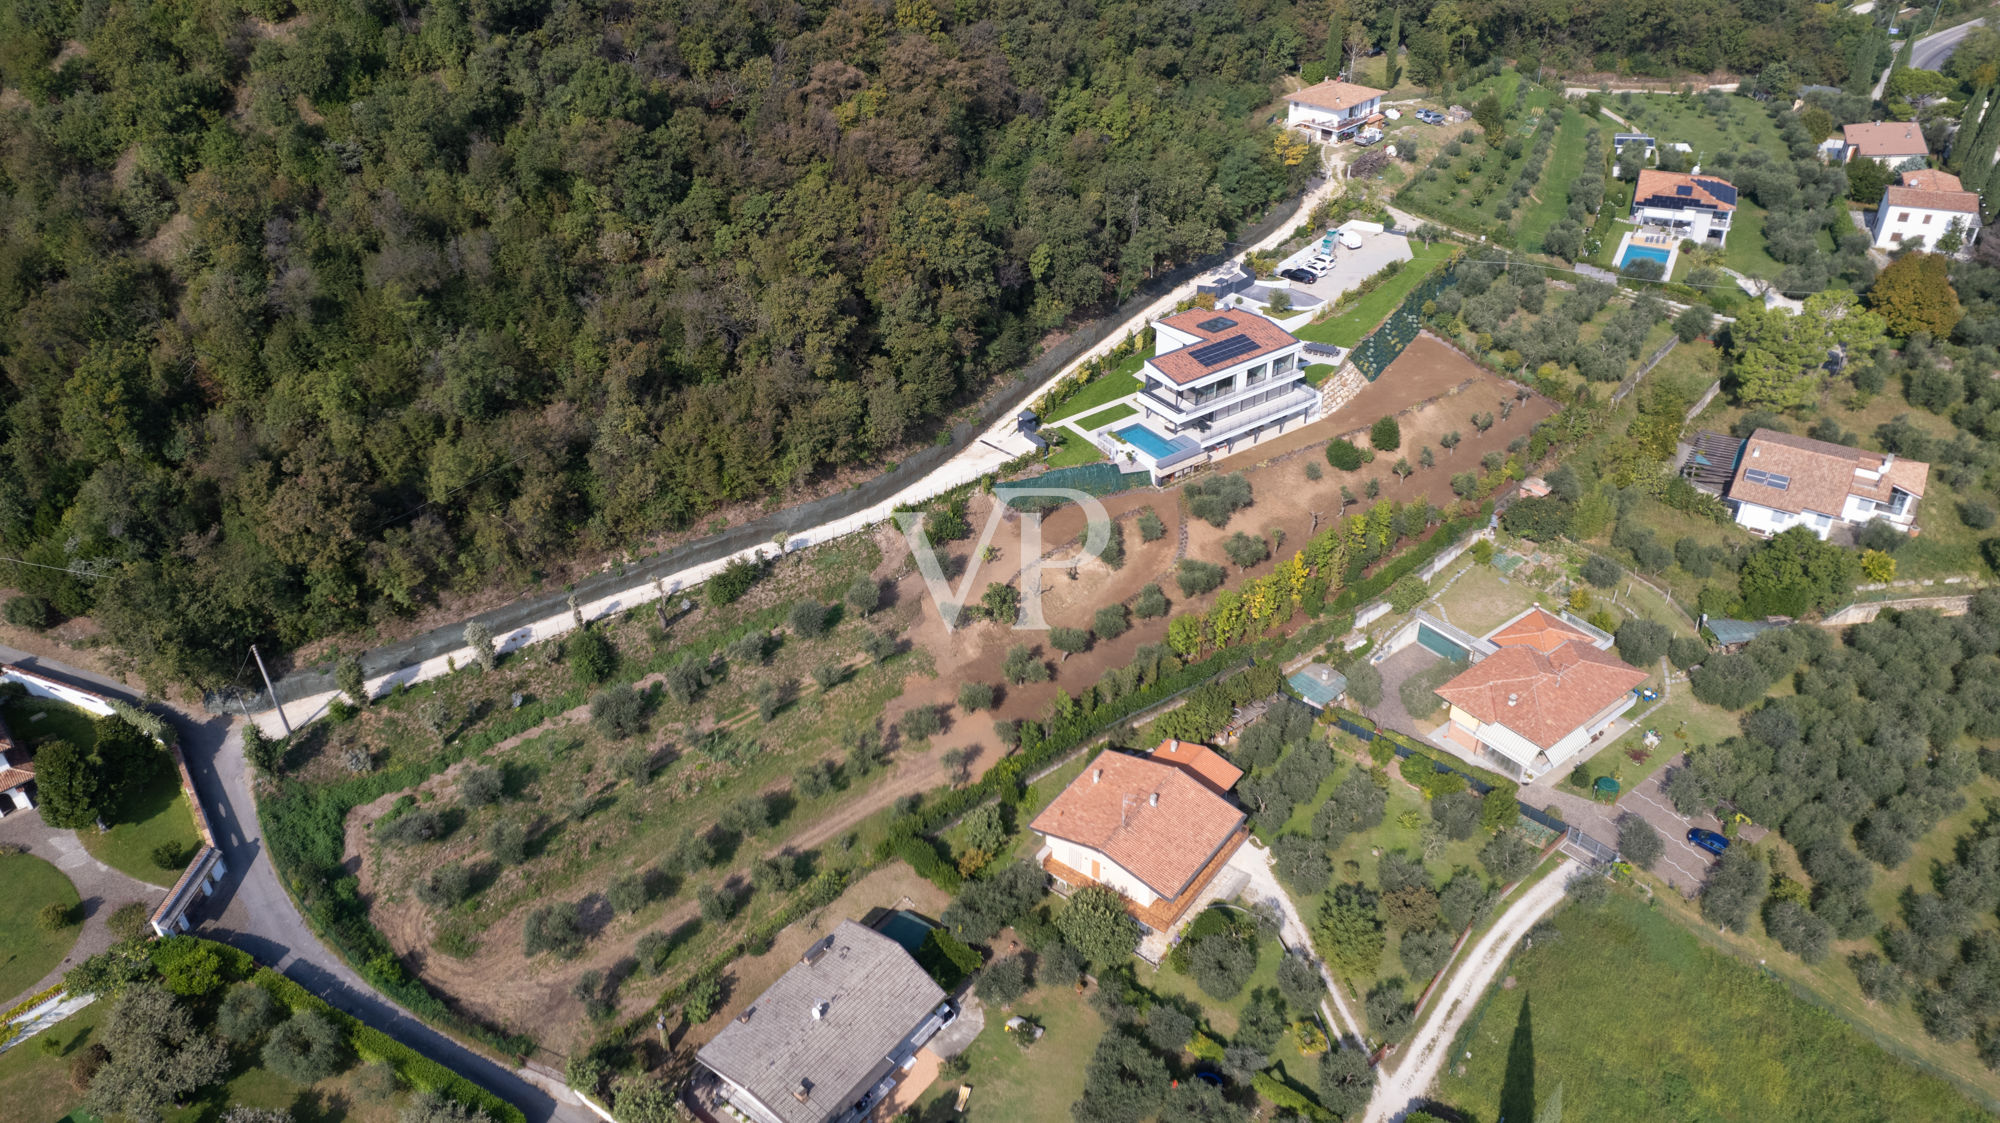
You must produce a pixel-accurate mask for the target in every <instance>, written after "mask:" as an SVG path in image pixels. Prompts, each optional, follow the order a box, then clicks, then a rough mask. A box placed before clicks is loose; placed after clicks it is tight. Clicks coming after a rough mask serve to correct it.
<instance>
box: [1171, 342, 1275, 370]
mask: <svg viewBox="0 0 2000 1123" xmlns="http://www.w3.org/2000/svg"><path fill="white" fill-rule="evenodd" d="M1257 346H1258V344H1257V341H1256V340H1254V339H1252V338H1250V337H1249V336H1247V335H1232V336H1230V337H1229V338H1228V339H1218V340H1216V341H1215V342H1214V343H1211V344H1209V345H1207V346H1206V347H1197V348H1195V349H1194V350H1193V351H1190V352H1188V355H1189V357H1191V358H1192V359H1194V361H1195V362H1197V363H1200V364H1201V365H1202V366H1205V367H1213V366H1220V365H1222V364H1223V363H1226V362H1228V361H1229V360H1231V359H1234V358H1237V357H1238V356H1241V355H1248V354H1249V353H1250V352H1252V351H1255V350H1257Z"/></svg>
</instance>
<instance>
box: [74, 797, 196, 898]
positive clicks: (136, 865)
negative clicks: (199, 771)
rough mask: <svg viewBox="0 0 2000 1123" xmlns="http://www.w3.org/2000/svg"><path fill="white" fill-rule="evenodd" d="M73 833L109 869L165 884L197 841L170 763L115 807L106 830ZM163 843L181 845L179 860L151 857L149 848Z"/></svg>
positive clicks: (183, 864) (180, 868) (191, 815)
mask: <svg viewBox="0 0 2000 1123" xmlns="http://www.w3.org/2000/svg"><path fill="white" fill-rule="evenodd" d="M76 837H77V838H78V840H80V841H81V842H82V843H83V848H84V849H85V850H88V851H90V855H91V857H93V858H96V859H97V860H98V861H100V862H103V863H104V864H105V865H107V866H110V867H111V868H112V869H115V870H118V871H120V872H122V873H128V874H131V875H132V876H133V877H136V878H138V879H139V880H140V881H147V882H151V883H152V884H154V885H160V886H165V887H167V888H169V889H171V888H172V887H173V884H174V882H176V881H178V880H180V876H181V871H183V870H185V869H186V868H187V863H188V862H190V861H193V860H194V855H195V850H196V849H197V848H199V847H200V846H201V836H200V835H197V834H196V833H195V831H194V812H193V811H192V810H190V809H189V807H188V801H187V793H185V792H183V791H181V779H180V774H179V773H178V772H175V771H174V770H173V769H171V768H168V769H166V770H165V771H163V772H162V773H161V775H160V778H159V779H157V780H154V781H153V782H152V783H151V784H149V785H147V786H146V789H145V790H144V791H142V792H139V793H138V794H137V795H135V796H134V797H133V798H132V799H131V801H130V802H129V804H128V805H127V806H125V807H121V808H119V809H118V811H117V815H116V818H115V820H114V822H113V824H112V827H111V829H110V830H108V831H105V832H103V833H101V834H100V833H98V832H97V831H94V830H89V829H84V830H80V831H78V832H76ZM163 843H173V844H174V845H176V846H178V847H180V853H181V862H180V864H179V865H176V866H175V867H174V868H173V869H162V868H160V864H159V863H158V862H155V861H154V860H153V851H154V850H155V849H156V848H157V847H159V846H160V845H162V844H163Z"/></svg>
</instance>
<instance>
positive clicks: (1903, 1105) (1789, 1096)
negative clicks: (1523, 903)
mask: <svg viewBox="0 0 2000 1123" xmlns="http://www.w3.org/2000/svg"><path fill="white" fill-rule="evenodd" d="M1556 924H1557V927H1558V928H1559V929H1560V930H1561V933H1562V937H1561V939H1560V940H1555V941H1545V940H1538V941H1537V942H1536V947H1535V948H1534V949H1532V950H1529V951H1525V952H1518V953H1516V955H1515V956H1514V958H1513V960H1512V961H1511V962H1510V963H1509V965H1508V969H1507V974H1508V976H1509V977H1510V979H1511V981H1512V982H1513V983H1514V984H1515V985H1514V986H1513V987H1512V989H1507V988H1506V987H1505V986H1504V985H1503V984H1498V983H1496V984H1495V986H1494V987H1493V988H1492V989H1491V990H1489V991H1488V992H1487V993H1486V995H1485V997H1484V998H1483V999H1482V1000H1481V1002H1480V1005H1479V1006H1478V1007H1477V1008H1476V1009H1475V1010H1474V1012H1473V1014H1472V1017H1471V1019H1470V1020H1469V1021H1468V1022H1467V1023H1466V1027H1465V1029H1464V1030H1463V1031H1461V1033H1460V1035H1459V1038H1458V1040H1457V1042H1456V1043H1455V1044H1454V1045H1453V1046H1452V1053H1451V1055H1452V1057H1453V1058H1454V1061H1455V1062H1456V1063H1454V1064H1453V1065H1452V1066H1451V1067H1450V1068H1448V1069H1447V1070H1446V1071H1445V1072H1444V1074H1443V1075H1442V1076H1441V1077H1440V1078H1439V1083H1438V1095H1439V1098H1440V1099H1442V1100H1443V1101H1444V1102H1446V1103H1448V1104H1451V1105H1453V1106H1454V1107H1456V1108H1458V1109H1459V1110H1461V1111H1464V1112H1467V1113H1469V1114H1470V1115H1471V1116H1472V1117H1474V1118H1479V1119H1495V1118H1497V1117H1499V1116H1501V1115H1503V1114H1504V1115H1505V1117H1506V1118H1508V1119H1523V1120H1525V1119H1530V1118H1533V1116H1534V1113H1535V1110H1536V1108H1537V1107H1539V1106H1543V1105H1545V1104H1546V1102H1547V1099H1548V1097H1549V1096H1550V1095H1551V1094H1552V1093H1553V1092H1554V1091H1555V1090H1556V1089H1557V1088H1558V1087H1560V1088H1562V1090H1563V1109H1564V1111H1563V1117H1564V1118H1566V1119H1578V1120H1585V1119H1589V1120H1597V1119H1604V1120H1612V1119H1615V1120H1620V1121H1621V1123H1626V1121H1630V1123H1644V1121H1651V1120H1658V1121H1661V1123H1667V1121H1676V1123H1677V1121H1681V1120H1725V1119H1755V1120H1762V1121H1771V1123H1777V1121H1784V1120H1848V1119H1880V1120H1890V1119H1895V1120H1904V1119H1923V1120H1930V1121H1940V1123H1942V1121H1947V1120H1968V1121H1969V1120H1975V1119H1987V1118H1990V1117H1989V1116H1988V1115H1986V1113H1984V1112H1982V1111H1980V1110H1979V1109H1978V1108H1976V1107H1974V1106H1973V1105H1972V1104H1970V1103H1968V1102H1966V1101H1965V1100H1964V1099H1963V1098H1961V1097H1960V1095H1959V1093H1958V1091H1957V1090H1956V1089H1955V1088H1953V1087H1952V1086H1951V1085H1950V1084H1948V1083H1946V1082H1945V1081H1943V1080H1941V1079H1938V1078H1937V1077H1934V1076H1929V1075H1926V1074H1924V1073H1922V1072H1920V1071H1918V1070H1917V1069H1915V1068H1913V1067H1911V1066H1908V1065H1905V1064H1903V1063H1901V1062H1900V1061H1898V1060H1896V1059H1895V1058H1893V1057H1891V1056H1890V1055H1888V1054H1887V1053H1884V1052H1883V1051H1882V1050H1880V1049H1878V1048H1876V1047H1875V1046H1874V1045H1873V1044H1871V1043H1870V1042H1869V1041H1868V1040H1867V1039H1865V1038H1864V1037H1863V1036H1862V1035H1861V1034H1859V1033H1857V1032H1856V1031H1855V1030H1854V1029H1852V1028H1850V1027H1849V1026H1847V1025H1844V1024H1842V1023H1841V1022H1840V1020H1839V1019H1837V1018H1835V1017H1834V1016H1832V1015H1831V1014H1828V1013H1826V1012H1825V1011H1823V1010H1821V1009H1819V1008H1817V1007H1815V1006H1812V1005H1809V1004H1807V1003H1805V1002H1801V1001H1799V1000H1798V999H1797V998H1795V997H1794V996H1793V995H1792V993H1791V992H1790V991H1789V990H1788V989H1787V988H1786V987H1785V986H1784V985H1783V984H1782V983H1780V982H1777V981H1775V980H1771V979H1768V978H1765V977H1763V976H1761V975H1760V973H1759V972H1758V971H1757V969H1756V968H1754V967H1752V966H1749V965H1747V964H1744V963H1740V962H1737V961H1736V960H1735V959H1732V958H1729V957H1727V956H1723V955H1720V954H1718V953H1716V952H1713V951H1710V950H1707V949H1704V948H1703V947H1702V946H1701V945H1700V943H1699V942H1697V940H1696V938H1695V937H1694V936H1693V935H1692V934H1691V933H1689V932H1688V931H1687V930H1685V929H1683V928H1681V927H1680V926H1679V925H1678V924H1676V923H1675V922H1674V921H1673V920H1672V919H1670V918H1669V917H1668V916H1667V915H1665V914H1664V913H1663V912H1661V911H1658V910H1656V909H1652V908H1649V907H1648V906H1647V905H1646V904H1645V903H1644V902H1642V901H1640V900H1639V899H1638V898H1637V897H1635V896H1633V895H1630V894H1626V893H1618V894H1615V895H1614V896H1613V898H1612V900H1611V902H1610V903H1609V904H1607V905H1606V906H1605V907H1603V908H1601V909H1595V910H1587V909H1582V908H1575V907H1572V908H1570V909H1567V910H1565V911H1564V912H1563V913H1561V914H1560V915H1559V916H1558V917H1557V919H1556ZM1461 1073H1462V1075H1461Z"/></svg>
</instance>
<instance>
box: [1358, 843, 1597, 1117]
mask: <svg viewBox="0 0 2000 1123" xmlns="http://www.w3.org/2000/svg"><path fill="white" fill-rule="evenodd" d="M1573 872H1574V871H1573V869H1571V868H1564V869H1559V870H1556V871H1555V872H1554V873H1552V874H1550V875H1549V876H1548V877H1547V878H1546V879H1544V880H1542V881H1540V882H1538V883H1536V885H1535V886H1534V887H1533V888H1531V889H1529V890H1528V891H1527V892H1526V893H1525V894H1523V895H1522V896H1521V898H1520V899H1519V900H1517V901H1515V902H1514V903H1513V904H1512V905H1509V906H1508V908H1507V911H1506V912H1503V913H1501V914H1500V918H1499V919H1498V920H1496V921H1494V923H1493V927H1491V928H1489V929H1487V931H1486V935H1484V936H1482V937H1480V939H1479V942H1478V943H1476V944H1474V945H1473V948H1472V951H1471V953H1470V954H1469V955H1467V956H1466V957H1465V958H1464V960H1463V961H1462V962H1461V963H1460V964H1459V966H1458V968H1457V970H1455V971H1453V972H1452V975H1451V978H1450V979H1449V980H1447V981H1446V982H1445V989H1444V993H1442V994H1440V995H1438V997H1437V1000H1436V1001H1434V1002H1432V1003H1431V1012H1430V1016H1429V1017H1427V1018H1425V1019H1424V1022H1423V1024H1422V1025H1420V1026H1418V1027H1417V1032H1416V1034H1415V1036H1413V1037H1412V1038H1411V1039H1410V1040H1409V1041H1408V1042H1407V1043H1405V1044H1404V1045H1403V1046H1402V1048H1400V1049H1398V1050H1396V1052H1395V1053H1394V1054H1392V1055H1391V1056H1390V1057H1389V1059H1388V1060H1387V1061H1385V1062H1383V1065H1382V1069H1381V1070H1380V1078H1379V1082H1378V1083H1377V1084H1376V1085H1375V1096H1374V1098H1373V1099H1371V1100H1369V1101H1368V1114H1367V1115H1366V1116H1365V1120H1366V1123H1392V1121H1394V1120H1400V1119H1402V1118H1403V1117H1404V1116H1405V1115H1408V1114H1409V1113H1410V1112H1411V1111H1414V1110H1416V1109H1417V1108H1418V1107H1420V1106H1422V1101H1423V1097H1424V1095H1425V1094H1426V1093H1427V1092H1429V1091H1430V1088H1431V1085H1432V1084H1434V1083H1436V1082H1437V1078H1438V1074H1439V1073H1441V1072H1443V1071H1444V1065H1445V1061H1446V1059H1447V1054H1449V1053H1450V1051H1451V1044H1452V1042H1453V1041H1454V1040H1455V1039H1456V1038H1457V1037H1458V1031H1459V1029H1460V1028H1461V1027H1462V1026H1464V1025H1465V1020H1466V1018H1468V1017H1470V1016H1471V1014H1472V1010H1473V1007H1475V1006H1477V1005H1478V1004H1479V996H1480V995H1482V994H1485V993H1486V988H1487V987H1489V986H1491V985H1492V984H1493V979H1494V977H1495V976H1496V975H1498V974H1499V973H1500V970H1501V968H1503V967H1505V966H1506V964H1507V956H1508V955H1509V954H1511V953H1512V952H1513V950H1514V945H1515V944H1517V943H1519V942H1520V940H1521V937H1523V936H1525V935H1527V934H1528V929H1530V928H1533V927H1534V926H1535V923H1536V922H1537V921H1539V920H1541V919H1542V917H1544V916H1547V915H1548V914H1549V913H1550V911H1552V910H1553V909H1554V908H1555V907H1556V906H1557V905H1558V904H1561V903H1562V899H1563V895H1564V894H1566V893H1567V892H1569V880H1570V877H1571V876H1572V874H1573ZM1392 1066H1393V1071H1392V1070H1391V1069H1392Z"/></svg>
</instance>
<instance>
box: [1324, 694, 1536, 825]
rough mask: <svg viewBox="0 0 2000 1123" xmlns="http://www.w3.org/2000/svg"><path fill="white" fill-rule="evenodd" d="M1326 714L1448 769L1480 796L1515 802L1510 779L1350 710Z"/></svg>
mask: <svg viewBox="0 0 2000 1123" xmlns="http://www.w3.org/2000/svg"><path fill="white" fill-rule="evenodd" d="M1327 712H1328V713H1329V714H1331V715H1333V716H1334V717H1335V718H1337V719H1339V720H1341V721H1345V722H1347V723H1348V724H1350V725H1356V726H1360V727H1361V728H1363V729H1368V730H1372V731H1373V732H1374V734H1375V739H1376V740H1377V741H1387V742H1389V743H1390V744H1391V745H1396V746H1400V747H1402V748H1405V749H1408V750H1409V751H1410V755H1412V756H1416V757H1422V758H1423V759H1424V760H1427V761H1429V762H1431V763H1432V764H1434V765H1437V766H1439V767H1441V768H1444V769H1446V770H1448V771H1449V772H1452V773H1454V774H1456V775H1458V776H1460V777H1461V778H1463V779H1464V780H1465V781H1466V782H1468V783H1470V784H1471V785H1472V788H1473V790H1475V791H1477V792H1479V793H1481V794H1482V795H1484V794H1490V793H1492V792H1496V791H1497V792H1499V793H1500V794H1502V795H1503V796H1506V797H1508V798H1510V799H1513V800H1514V801H1515V802H1519V797H1520V792H1521V785H1520V784H1518V783H1516V782H1515V781H1513V780H1510V779H1508V778H1507V777H1505V776H1502V775H1501V774H1499V773H1498V772H1491V771H1488V770H1487V769H1484V768H1481V767H1479V766H1478V765H1476V764H1467V763H1466V762H1465V761H1463V760H1460V759H1459V758H1457V757H1455V756H1452V755H1451V754H1449V753H1446V752H1444V751H1443V750H1441V749H1435V748H1432V747H1431V746H1429V745H1426V744H1424V743H1423V742H1422V741H1419V740H1417V739H1415V738H1413V737H1409V736H1406V735H1404V734H1402V733H1398V732H1397V731H1395V730H1393V729H1384V728H1382V727H1381V726H1379V725H1377V724H1375V723H1374V722H1372V721H1370V720H1368V718H1366V717H1364V716H1363V715H1361V714H1358V713H1355V712H1354V711H1353V710H1344V709H1340V708H1338V707H1334V708H1331V709H1329V710H1328V711H1327ZM1405 775H1406V777H1407V770H1405ZM1416 782H1417V781H1415V780H1412V781H1411V783H1416ZM1419 786H1421V785H1419Z"/></svg>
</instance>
